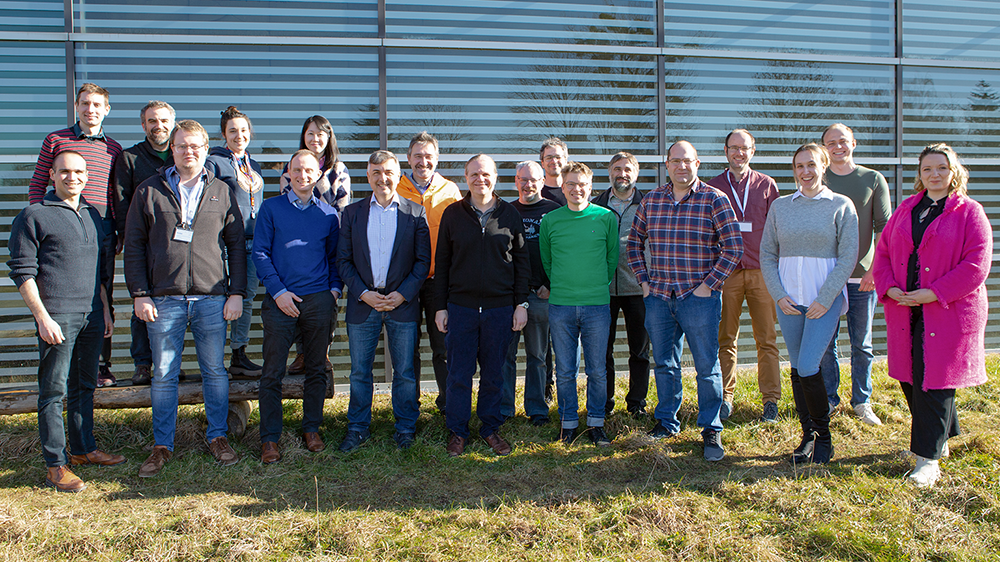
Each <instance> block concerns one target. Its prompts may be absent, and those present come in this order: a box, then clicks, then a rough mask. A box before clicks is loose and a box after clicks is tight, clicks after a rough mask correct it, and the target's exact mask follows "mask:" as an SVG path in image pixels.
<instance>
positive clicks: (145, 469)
mask: <svg viewBox="0 0 1000 562" xmlns="http://www.w3.org/2000/svg"><path fill="white" fill-rule="evenodd" d="M172 456H174V454H173V453H172V452H171V451H170V449H167V448H166V447H164V446H163V445H157V446H155V447H153V452H152V454H150V455H149V458H147V459H146V460H145V462H143V463H142V466H140V467H139V478H150V477H152V476H156V475H157V474H159V472H160V469H161V468H163V465H164V464H166V462H167V461H168V460H170V457H172Z"/></svg>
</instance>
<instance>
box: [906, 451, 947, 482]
mask: <svg viewBox="0 0 1000 562" xmlns="http://www.w3.org/2000/svg"><path fill="white" fill-rule="evenodd" d="M940 477H941V467H940V466H938V461H932V460H931V459H928V458H925V457H921V456H919V455H917V466H916V467H915V468H914V469H913V470H912V471H910V474H909V475H908V476H907V477H906V479H907V480H909V481H910V482H912V483H913V484H915V485H916V486H917V487H918V488H930V487H931V486H933V485H934V483H935V482H937V480H938V478H940Z"/></svg>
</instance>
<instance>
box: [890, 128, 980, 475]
mask: <svg viewBox="0 0 1000 562" xmlns="http://www.w3.org/2000/svg"><path fill="white" fill-rule="evenodd" d="M919 162H920V163H919V165H918V173H917V181H916V184H915V185H914V187H913V189H914V191H916V193H915V194H914V195H911V196H910V197H908V198H907V199H906V200H904V201H903V202H902V203H900V205H899V208H897V209H896V212H895V213H893V215H892V218H890V219H889V222H888V223H887V224H886V227H885V229H884V230H883V231H882V235H881V236H880V237H879V241H878V245H877V246H876V249H875V264H874V269H873V270H874V272H875V289H876V290H877V291H878V295H879V300H880V301H882V304H883V307H884V309H885V323H886V334H887V339H888V351H889V376H890V377H892V378H894V379H896V380H898V381H899V384H900V386H901V387H902V389H903V394H905V395H906V403H907V405H908V406H909V408H910V415H911V416H912V419H913V421H912V424H911V426H910V451H911V452H912V453H913V454H914V455H915V456H916V459H917V465H916V468H914V470H913V471H912V472H910V474H909V477H908V479H909V481H910V482H912V483H914V484H916V485H917V486H920V487H929V486H933V485H934V483H935V482H936V481H937V479H938V478H939V477H940V475H941V469H940V466H939V464H938V460H939V459H940V458H941V457H942V456H943V454H944V451H945V450H947V444H948V438H949V437H954V436H956V435H958V434H959V426H958V414H957V412H956V410H955V389H957V388H964V387H968V386H975V385H979V384H982V383H984V382H986V363H985V357H984V355H985V347H986V345H985V334H986V319H987V312H988V303H987V298H986V277H987V276H988V275H989V272H990V265H991V260H992V256H993V230H992V228H991V227H990V221H989V218H987V216H986V213H985V212H984V211H983V207H982V205H980V204H979V203H977V202H975V201H973V200H972V199H970V198H969V196H968V195H967V193H966V189H967V187H966V186H967V184H968V179H969V172H968V171H967V170H966V169H965V167H963V166H962V165H961V164H960V163H959V161H958V155H957V154H955V151H954V150H952V148H951V147H950V146H948V145H946V144H943V143H942V144H934V145H931V146H928V147H927V148H925V149H924V150H923V152H921V153H920V160H919Z"/></svg>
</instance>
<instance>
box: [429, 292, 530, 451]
mask: <svg viewBox="0 0 1000 562" xmlns="http://www.w3.org/2000/svg"><path fill="white" fill-rule="evenodd" d="M513 324H514V307H513V306H501V307H498V308H487V309H483V310H482V311H480V310H479V309H476V308H466V307H464V306H458V305H456V304H451V303H449V304H448V333H447V334H446V336H445V341H446V342H447V345H448V387H447V388H448V391H447V392H448V396H447V404H448V409H447V410H445V425H447V426H448V429H450V430H451V431H452V432H454V433H456V434H458V435H459V436H460V437H463V438H465V439H468V438H469V419H470V418H472V376H473V375H475V374H476V363H477V362H478V363H479V400H478V402H477V404H476V413H477V414H478V415H479V421H481V422H482V426H481V427H480V428H479V435H481V436H483V437H486V436H488V435H492V434H493V433H496V431H497V430H498V429H500V424H501V423H503V416H501V414H500V400H501V398H502V397H503V375H502V374H501V370H502V368H503V362H504V359H505V357H506V355H507V349H508V348H509V346H510V338H511V336H512V335H513V334H514V331H513V330H511V326H513Z"/></svg>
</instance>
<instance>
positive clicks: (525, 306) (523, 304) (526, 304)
mask: <svg viewBox="0 0 1000 562" xmlns="http://www.w3.org/2000/svg"><path fill="white" fill-rule="evenodd" d="M517 306H523V307H524V309H525V310H528V301H524V302H522V303H521V304H519V305H517Z"/></svg>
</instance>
